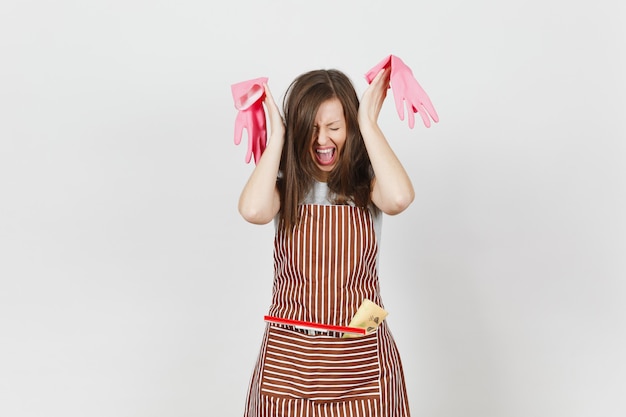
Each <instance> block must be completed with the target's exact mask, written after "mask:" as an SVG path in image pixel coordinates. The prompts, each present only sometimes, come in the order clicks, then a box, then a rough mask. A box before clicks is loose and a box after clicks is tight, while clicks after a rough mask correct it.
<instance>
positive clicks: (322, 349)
mask: <svg viewBox="0 0 626 417" xmlns="http://www.w3.org/2000/svg"><path fill="white" fill-rule="evenodd" d="M389 76H390V70H389V69H384V70H381V71H380V72H379V73H378V74H377V76H376V77H375V78H374V79H373V80H372V82H371V83H370V85H369V87H368V88H367V90H366V91H365V92H364V94H363V97H362V99H361V102H360V104H359V99H358V97H357V94H356V91H355V90H354V87H353V85H352V83H351V82H350V80H349V79H348V77H347V76H346V75H344V74H343V73H342V72H340V71H337V70H316V71H310V72H307V73H305V74H302V75H300V76H299V77H298V78H296V79H295V80H294V81H293V82H292V83H291V85H290V86H289V88H288V90H287V94H286V96H285V101H284V108H283V113H284V124H283V118H282V117H281V115H280V112H279V109H278V107H277V105H276V103H275V101H274V99H273V97H272V95H271V92H270V90H269V88H268V86H267V85H266V84H265V85H264V88H265V99H264V104H265V106H266V108H267V111H268V116H269V122H270V128H271V132H270V133H271V135H270V137H269V140H268V144H267V147H266V149H265V150H264V152H263V154H262V156H261V158H260V160H259V161H258V163H257V164H256V167H255V169H254V171H253V172H252V174H251V176H250V178H249V180H248V182H247V183H246V185H245V187H244V189H243V191H242V193H241V197H240V200H239V212H240V213H241V215H242V216H243V218H244V219H245V220H247V221H249V222H251V223H254V224H266V223H269V222H270V221H271V220H274V221H275V225H276V237H275V240H274V270H275V273H274V283H273V292H272V294H273V295H272V303H271V306H270V309H269V312H268V315H270V316H275V317H280V318H284V319H290V320H298V321H306V322H314V323H321V324H326V325H336V326H347V325H348V324H349V322H350V320H351V318H352V316H353V315H354V313H355V312H356V310H357V309H358V307H359V306H360V305H361V303H362V302H363V300H364V299H368V300H371V301H373V302H374V303H376V304H378V305H379V306H382V305H383V303H382V300H381V298H380V291H379V285H378V266H377V261H378V236H379V234H380V224H381V220H382V213H385V214H390V215H395V214H398V213H400V212H402V211H403V210H405V209H406V208H407V207H408V206H409V204H411V202H412V201H413V198H414V191H413V186H412V184H411V181H410V179H409V177H408V175H407V173H406V171H405V170H404V168H403V166H402V164H401V163H400V161H399V160H398V158H397V157H396V155H395V154H394V152H393V150H392V149H391V147H390V146H389V144H388V142H387V140H386V139H385V136H384V135H383V133H382V131H381V130H380V128H379V126H378V123H377V120H378V116H379V113H380V110H381V107H382V104H383V102H384V100H385V97H386V94H387V89H388V88H389ZM341 336H342V335H341V334H339V333H333V332H330V333H318V332H310V331H306V330H303V329H301V328H298V327H292V326H285V325H275V324H268V325H267V328H266V331H265V334H264V338H263V342H262V346H261V352H260V355H259V358H258V361H257V364H256V367H255V369H254V372H253V375H252V379H251V382H250V387H249V392H248V398H247V404H246V413H245V415H246V416H248V417H257V416H268V417H269V416H272V417H275V416H363V417H364V416H368V417H369V416H379V417H383V416H384V417H396V416H409V407H408V400H407V396H406V389H405V384H404V376H403V371H402V364H401V361H400V357H399V354H398V351H397V348H396V345H395V343H394V341H393V338H392V336H391V333H390V332H389V329H388V326H387V325H386V323H385V322H384V321H383V322H382V323H381V324H380V326H379V327H378V329H377V330H376V331H374V332H371V333H368V334H366V335H364V336H360V337H351V338H345V337H341Z"/></svg>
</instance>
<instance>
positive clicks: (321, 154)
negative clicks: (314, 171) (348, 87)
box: [311, 98, 348, 181]
mask: <svg viewBox="0 0 626 417" xmlns="http://www.w3.org/2000/svg"><path fill="white" fill-rule="evenodd" d="M347 134H348V132H347V130H346V119H345V117H344V115H343V106H342V105H341V102H340V101H339V99H337V98H333V99H330V100H326V101H325V102H323V103H322V104H321V105H320V107H319V109H318V110H317V114H316V116H315V125H314V128H313V137H312V138H311V157H312V158H313V162H314V163H315V166H317V168H318V169H319V171H320V172H319V178H317V179H318V180H321V181H326V180H327V179H328V173H329V172H330V171H331V170H332V169H333V168H334V167H335V166H336V165H337V162H338V161H339V156H340V155H341V150H342V149H343V145H344V144H345V142H346V137H347Z"/></svg>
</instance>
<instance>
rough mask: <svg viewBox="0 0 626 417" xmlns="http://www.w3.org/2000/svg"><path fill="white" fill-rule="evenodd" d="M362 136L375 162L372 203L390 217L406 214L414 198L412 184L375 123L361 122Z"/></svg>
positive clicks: (372, 160) (371, 158)
mask: <svg viewBox="0 0 626 417" xmlns="http://www.w3.org/2000/svg"><path fill="white" fill-rule="evenodd" d="M361 133H362V135H363V140H364V142H365V147H366V148H367V153H368V154H369V157H370V160H371V162H372V168H373V170H374V184H373V188H372V201H373V202H374V204H376V206H377V207H378V208H380V209H381V210H382V211H383V212H384V213H387V214H398V213H400V212H402V211H404V210H405V209H406V208H407V207H408V206H409V205H410V204H411V203H412V202H413V199H414V198H415V191H414V190H413V184H412V183H411V179H410V178H409V176H408V174H407V172H406V170H405V169H404V167H403V166H402V163H401V162H400V160H399V159H398V157H397V156H396V154H395V153H394V151H393V149H391V146H389V142H387V139H386V138H385V136H384V134H383V132H382V131H381V130H380V128H379V126H378V125H377V124H376V123H372V122H369V123H361Z"/></svg>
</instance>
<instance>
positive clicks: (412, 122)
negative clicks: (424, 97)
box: [407, 106, 415, 129]
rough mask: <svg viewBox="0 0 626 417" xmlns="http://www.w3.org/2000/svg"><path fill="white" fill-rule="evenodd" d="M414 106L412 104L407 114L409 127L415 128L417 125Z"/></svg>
mask: <svg viewBox="0 0 626 417" xmlns="http://www.w3.org/2000/svg"><path fill="white" fill-rule="evenodd" d="M413 109H414V107H413V106H411V108H410V109H408V111H407V114H408V115H409V129H413V128H414V127H415V113H413V111H412V110H413Z"/></svg>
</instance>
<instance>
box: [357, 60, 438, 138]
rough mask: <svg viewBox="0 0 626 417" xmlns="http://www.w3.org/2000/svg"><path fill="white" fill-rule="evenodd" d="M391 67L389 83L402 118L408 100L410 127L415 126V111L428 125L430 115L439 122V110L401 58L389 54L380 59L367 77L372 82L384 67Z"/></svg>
mask: <svg viewBox="0 0 626 417" xmlns="http://www.w3.org/2000/svg"><path fill="white" fill-rule="evenodd" d="M387 67H391V75H390V79H389V84H390V87H391V90H392V91H393V98H394V100H395V102H396V110H397V111H398V115H399V116H400V120H404V102H405V101H406V107H407V114H408V116H409V128H411V129H413V126H415V117H414V115H413V113H419V114H420V116H422V121H423V122H424V125H425V126H426V127H430V119H429V117H428V116H430V117H431V118H432V119H433V120H434V121H435V123H437V122H439V116H438V115H437V111H436V110H435V108H434V107H433V104H432V103H431V101H430V98H428V95H427V94H426V91H424V89H423V88H422V87H421V86H420V85H419V83H418V82H417V80H416V79H415V77H414V76H413V71H411V68H409V67H408V66H407V65H406V64H405V63H404V62H403V61H402V60H401V59H400V58H398V57H397V56H395V55H389V56H388V57H386V58H385V59H383V60H382V61H380V62H379V63H378V64H377V65H376V66H375V67H374V68H372V69H371V70H369V71H368V72H367V73H366V74H365V79H366V80H367V82H368V83H371V82H372V80H373V79H374V77H375V76H376V75H377V74H378V73H379V72H380V71H381V70H382V69H383V68H387Z"/></svg>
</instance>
